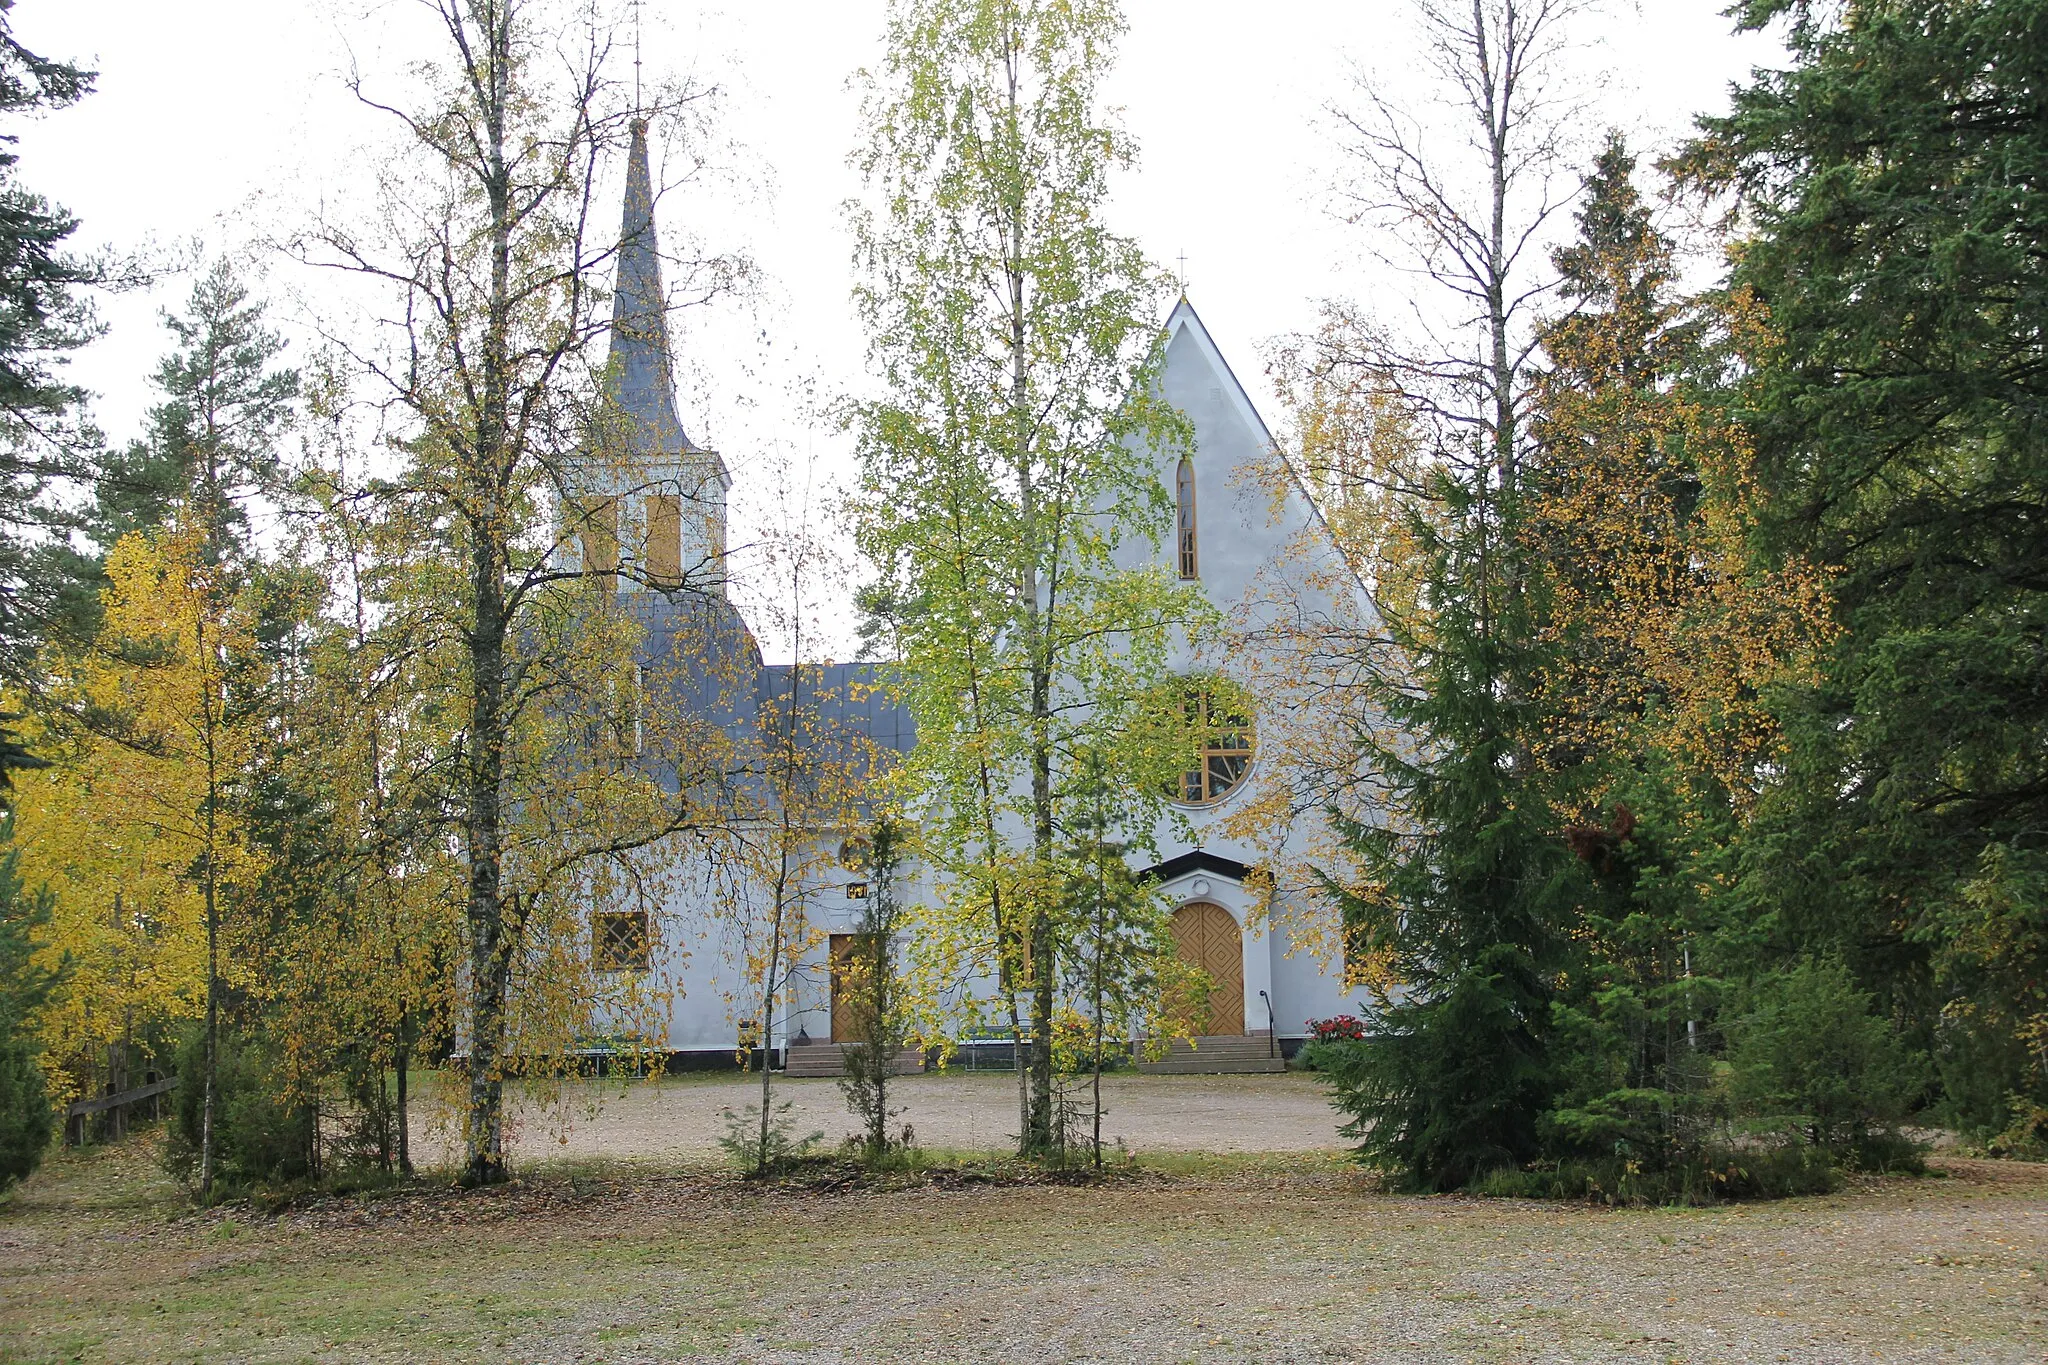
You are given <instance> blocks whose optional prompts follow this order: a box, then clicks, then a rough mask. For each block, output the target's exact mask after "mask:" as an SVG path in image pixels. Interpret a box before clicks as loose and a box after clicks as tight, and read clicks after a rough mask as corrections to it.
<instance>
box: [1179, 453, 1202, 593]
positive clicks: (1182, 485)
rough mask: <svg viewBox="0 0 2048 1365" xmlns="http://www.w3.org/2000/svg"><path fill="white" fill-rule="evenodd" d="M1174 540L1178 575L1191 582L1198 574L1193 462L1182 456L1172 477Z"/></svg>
mask: <svg viewBox="0 0 2048 1365" xmlns="http://www.w3.org/2000/svg"><path fill="white" fill-rule="evenodd" d="M1173 501H1174V507H1175V520H1174V526H1175V537H1174V538H1175V541H1176V543H1177V544H1178V546H1179V551H1180V576H1181V578H1182V579H1183V580H1185V581H1188V582H1193V581H1194V580H1195V579H1196V578H1197V577H1199V576H1200V572H1199V570H1200V561H1199V560H1198V559H1197V558H1196V556H1195V462H1194V461H1193V460H1190V459H1188V458H1186V457H1185V456H1183V457H1182V458H1181V462H1180V469H1179V470H1178V471H1177V472H1176V473H1175V475H1174V479H1173Z"/></svg>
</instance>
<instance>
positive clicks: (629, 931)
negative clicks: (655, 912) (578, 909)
mask: <svg viewBox="0 0 2048 1365" xmlns="http://www.w3.org/2000/svg"><path fill="white" fill-rule="evenodd" d="M648 949H649V944H648V935H647V912H646V911H644V910H631V911H627V912H625V913H602V914H596V915H592V916H591V917H590V957H591V962H592V965H594V966H595V967H596V968H597V969H598V970H599V971H601V972H644V971H646V970H647V963H648V957H649V952H648Z"/></svg>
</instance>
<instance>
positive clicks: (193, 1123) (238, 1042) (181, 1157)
mask: <svg viewBox="0 0 2048 1365" xmlns="http://www.w3.org/2000/svg"><path fill="white" fill-rule="evenodd" d="M280 1073H281V1068H280V1067H279V1066H278V1064H277V1060H276V1058H275V1057H274V1056H273V1055H272V1053H271V1050H270V1049H269V1048H268V1047H267V1046H266V1044H265V1042H264V1040H263V1039H262V1038H261V1037H260V1036H249V1035H245V1034H243V1033H241V1032H240V1031H238V1030H235V1029H230V1028H228V1027H225V1026H223V1027H222V1029H221V1031H220V1067H219V1072H218V1091H219V1093H218V1094H217V1095H216V1097H215V1100H214V1116H213V1136H214V1181H215V1183H216V1185H217V1186H219V1187H221V1188H224V1189H228V1190H243V1189H250V1188H254V1187H258V1186H269V1187H275V1186H280V1185H288V1184H292V1183H295V1182H300V1181H305V1180H309V1179H312V1178H314V1177H315V1176H317V1175H318V1174H319V1150H318V1143H317V1138H318V1134H319V1129H318V1125H317V1111H316V1110H315V1108H314V1106H313V1105H312V1104H310V1103H306V1102H303V1101H299V1100H294V1099H290V1098H288V1097H286V1094H285V1091H286V1086H285V1085H284V1084H283V1077H282V1075H281V1074H280ZM178 1074H179V1076H181V1077H182V1078H183V1082H182V1083H181V1084H180V1085H179V1086H178V1088H177V1090H176V1091H174V1092H173V1093H174V1094H176V1095H177V1097H178V1102H177V1107H176V1109H175V1110H174V1112H173V1114H172V1119H171V1133H170V1142H169V1144H168V1146H167V1148H166V1159H167V1161H168V1163H169V1165H170V1167H171V1169H172V1170H173V1171H174V1172H176V1173H177V1174H178V1175H179V1176H180V1177H181V1178H183V1179H184V1180H185V1181H187V1182H188V1183H196V1182H197V1180H198V1176H199V1149H200V1135H201V1127H202V1125H203V1122H204V1114H205V1101H206V1080H205V1077H206V1031H205V1029H204V1028H194V1029H192V1030H191V1031H190V1032H188V1033H187V1034H186V1036H185V1040H184V1045H183V1047H182V1048H181V1049H180V1052H179V1058H178Z"/></svg>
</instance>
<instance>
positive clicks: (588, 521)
mask: <svg viewBox="0 0 2048 1365" xmlns="http://www.w3.org/2000/svg"><path fill="white" fill-rule="evenodd" d="M577 510H578V512H579V513H580V514H581V516H580V520H581V521H582V525H581V526H580V527H578V528H577V530H578V537H579V539H580V540H581V541H582V548H583V572H585V573H588V574H596V575H597V578H598V583H599V585H600V586H601V587H602V588H603V589H604V590H605V591H606V592H610V591H612V590H613V589H614V588H616V587H617V586H618V575H619V505H618V503H616V502H614V501H613V500H612V499H610V498H586V499H584V500H583V502H582V503H581V505H580V506H579V507H578V509H577Z"/></svg>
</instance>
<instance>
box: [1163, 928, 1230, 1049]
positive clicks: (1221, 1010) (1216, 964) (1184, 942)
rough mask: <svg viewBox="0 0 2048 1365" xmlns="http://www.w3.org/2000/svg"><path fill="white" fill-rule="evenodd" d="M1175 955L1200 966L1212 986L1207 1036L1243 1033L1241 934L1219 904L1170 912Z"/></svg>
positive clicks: (1206, 1026)
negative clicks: (1207, 975) (1171, 913)
mask: <svg viewBox="0 0 2048 1365" xmlns="http://www.w3.org/2000/svg"><path fill="white" fill-rule="evenodd" d="M1170 927H1171V928H1172V930H1173V948H1174V956H1176V957H1178V958H1179V959H1180V960H1181V961H1183V962H1185V963H1188V964H1189V965H1190V966H1194V967H1200V968H1201V969H1202V970H1203V971H1205V972H1207V973H1208V974H1209V979H1210V980H1211V981H1212V982H1214V983H1215V984H1214V985H1213V986H1212V987H1211V988H1210V991H1209V1001H1208V1007H1209V1013H1208V1022H1207V1024H1206V1025H1204V1026H1202V1027H1201V1029H1200V1032H1201V1034H1202V1035H1204V1036H1207V1037H1217V1036H1221V1035H1227V1034H1241V1033H1243V1032H1244V934H1243V933H1242V931H1240V930H1239V929H1238V927H1237V919H1236V917H1235V916H1233V915H1232V914H1231V913H1230V912H1229V911H1228V910H1225V909H1224V908H1223V907H1222V906H1220V905H1214V904H1211V903H1210V902H1208V901H1194V902H1192V903H1190V904H1188V905H1183V906H1182V907H1181V908H1180V909H1178V910H1176V911H1174V912H1173V920H1172V922H1171V926H1170Z"/></svg>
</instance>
